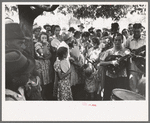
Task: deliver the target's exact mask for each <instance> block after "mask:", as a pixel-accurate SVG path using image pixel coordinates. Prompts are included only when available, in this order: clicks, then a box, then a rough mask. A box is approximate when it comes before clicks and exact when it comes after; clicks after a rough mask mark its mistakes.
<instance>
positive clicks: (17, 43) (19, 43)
mask: <svg viewBox="0 0 150 123" xmlns="http://www.w3.org/2000/svg"><path fill="white" fill-rule="evenodd" d="M24 43H25V39H14V40H11V41H7V44H6V45H7V47H6V48H8V49H17V50H19V51H21V52H22V51H23V50H24V49H25V48H26V46H25V44H24Z"/></svg>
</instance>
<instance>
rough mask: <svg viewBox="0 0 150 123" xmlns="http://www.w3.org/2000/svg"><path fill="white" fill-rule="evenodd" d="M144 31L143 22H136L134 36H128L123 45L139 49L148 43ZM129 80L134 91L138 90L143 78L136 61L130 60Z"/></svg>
mask: <svg viewBox="0 0 150 123" xmlns="http://www.w3.org/2000/svg"><path fill="white" fill-rule="evenodd" d="M141 32H142V25H141V23H135V24H134V25H133V36H132V37H131V38H128V39H127V41H126V42H124V44H123V46H124V47H125V48H129V49H131V50H134V49H138V48H140V47H142V46H143V45H146V38H145V37H144V36H142V35H141ZM129 70H131V71H129V77H130V78H129V79H130V80H129V82H130V89H131V90H132V91H134V92H137V91H138V90H137V85H138V82H139V80H140V79H141V78H140V76H141V71H140V70H139V69H138V68H137V66H136V65H135V62H134V61H132V59H131V60H130V65H129Z"/></svg>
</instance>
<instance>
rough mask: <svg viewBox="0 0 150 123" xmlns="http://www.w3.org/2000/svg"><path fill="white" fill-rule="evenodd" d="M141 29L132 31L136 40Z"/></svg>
mask: <svg viewBox="0 0 150 123" xmlns="http://www.w3.org/2000/svg"><path fill="white" fill-rule="evenodd" d="M141 31H142V30H141V29H133V33H134V38H136V39H138V38H140V36H141Z"/></svg>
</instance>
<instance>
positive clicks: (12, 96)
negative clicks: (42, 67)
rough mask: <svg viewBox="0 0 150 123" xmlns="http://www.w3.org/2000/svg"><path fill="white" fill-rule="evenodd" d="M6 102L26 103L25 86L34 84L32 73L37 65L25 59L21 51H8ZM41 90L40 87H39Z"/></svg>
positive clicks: (6, 55)
mask: <svg viewBox="0 0 150 123" xmlns="http://www.w3.org/2000/svg"><path fill="white" fill-rule="evenodd" d="M5 57H6V90H5V92H6V93H5V96H6V98H5V99H6V100H9V101H25V100H26V99H25V93H24V91H26V88H25V86H26V85H27V84H29V83H30V84H32V83H34V82H32V80H30V79H29V77H30V72H31V71H32V70H33V69H34V67H35V63H34V62H33V61H32V60H30V59H28V58H27V57H25V56H24V55H23V54H22V53H21V52H20V51H19V50H16V49H13V50H6V54H5ZM39 88H40V87H39Z"/></svg>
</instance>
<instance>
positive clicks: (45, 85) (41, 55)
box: [35, 32, 52, 100]
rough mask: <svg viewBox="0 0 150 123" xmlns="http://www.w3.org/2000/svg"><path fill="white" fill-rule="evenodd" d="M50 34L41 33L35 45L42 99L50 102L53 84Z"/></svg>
mask: <svg viewBox="0 0 150 123" xmlns="http://www.w3.org/2000/svg"><path fill="white" fill-rule="evenodd" d="M48 39H49V37H48V34H47V33H45V32H41V33H40V36H39V41H38V42H37V43H36V44H35V52H36V54H37V59H36V66H37V70H38V72H39V74H40V78H41V86H42V97H43V99H45V100H49V99H50V98H51V97H50V95H51V96H52V92H50V90H51V84H50V83H52V81H51V80H52V79H51V77H52V64H51V62H50V58H51V53H50V44H49V43H48Z"/></svg>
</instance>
